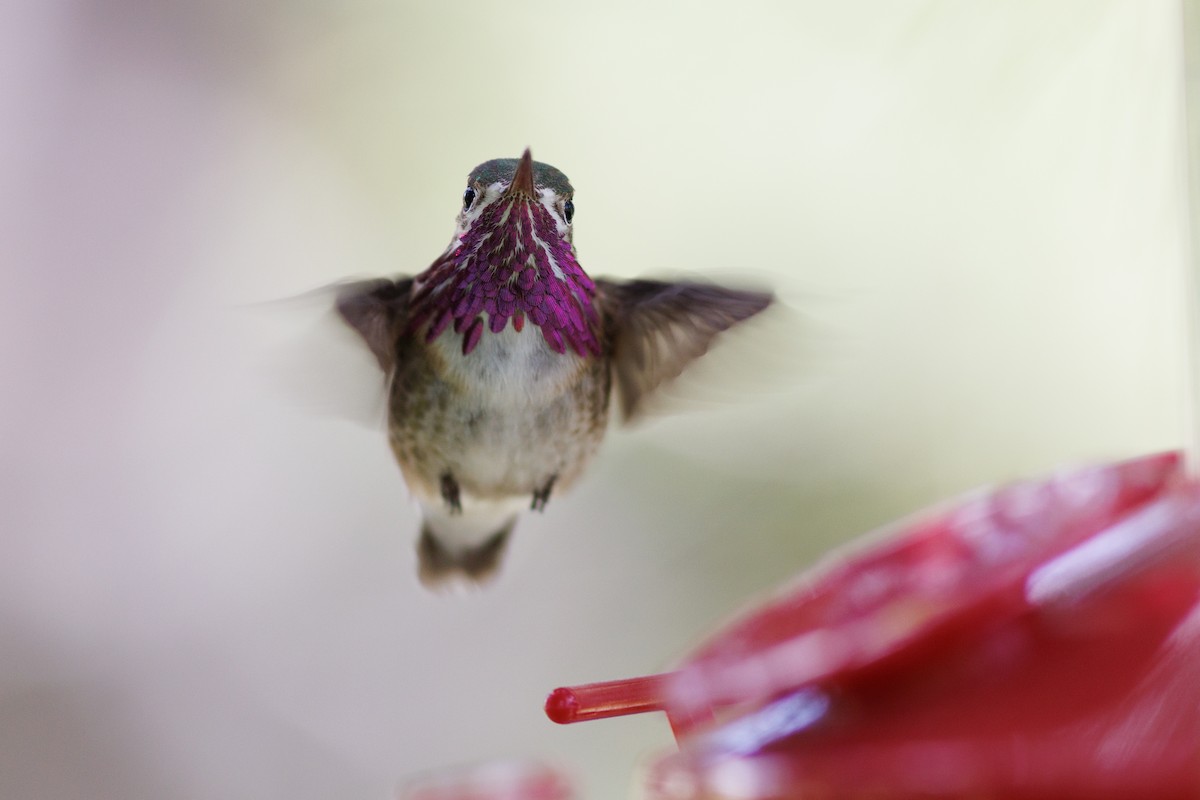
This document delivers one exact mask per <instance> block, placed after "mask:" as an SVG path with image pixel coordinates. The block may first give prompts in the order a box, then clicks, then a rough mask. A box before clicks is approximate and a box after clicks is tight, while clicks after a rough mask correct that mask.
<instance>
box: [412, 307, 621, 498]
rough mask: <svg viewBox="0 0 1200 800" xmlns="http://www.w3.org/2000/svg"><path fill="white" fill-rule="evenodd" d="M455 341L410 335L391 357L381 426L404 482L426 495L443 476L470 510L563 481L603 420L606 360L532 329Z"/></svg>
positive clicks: (586, 453)
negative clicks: (558, 344)
mask: <svg viewBox="0 0 1200 800" xmlns="http://www.w3.org/2000/svg"><path fill="white" fill-rule="evenodd" d="M457 340H458V337H456V336H442V337H439V338H437V339H435V340H434V341H433V342H425V341H423V340H421V339H420V337H415V338H413V339H410V340H409V342H408V343H407V344H406V345H405V346H406V347H407V348H409V349H410V350H411V351H412V352H410V353H408V354H406V355H405V357H403V358H400V359H398V360H397V363H398V364H400V365H402V366H401V367H400V368H399V369H398V370H397V372H396V374H395V376H394V377H393V381H392V387H391V394H390V403H389V433H390V439H391V444H392V448H393V450H394V451H395V454H396V458H397V460H398V461H399V463H400V467H401V470H402V471H403V473H404V476H405V480H406V482H407V483H408V485H409V487H410V489H411V490H412V491H413V492H414V493H415V494H416V495H418V499H421V500H422V501H423V502H432V501H434V500H435V499H436V498H437V497H438V493H439V491H440V489H439V485H440V482H441V480H442V478H443V476H445V475H446V474H450V475H452V476H453V477H454V479H455V480H456V481H457V483H458V484H459V486H460V487H461V490H462V492H463V494H464V511H469V504H470V503H471V502H472V501H488V502H491V501H496V500H500V499H504V498H510V497H516V496H529V495H532V494H533V493H534V492H536V491H538V490H539V489H541V488H542V487H544V486H546V485H547V484H548V483H549V482H550V481H551V480H553V481H554V485H555V487H556V488H566V487H567V486H569V485H570V484H571V483H572V482H573V481H574V480H575V479H576V478H577V477H578V476H579V474H580V473H581V472H582V471H583V468H584V467H585V466H586V464H587V462H588V461H589V460H590V459H591V456H592V455H593V454H594V453H595V451H596V448H597V447H598V446H599V444H600V441H601V439H602V438H603V436H604V431H605V428H606V426H607V421H608V405H609V403H608V401H609V393H610V383H611V382H610V377H609V372H608V368H607V364H606V362H605V361H604V359H602V358H599V357H595V356H580V355H578V354H576V353H573V352H569V351H568V352H567V353H560V352H556V351H555V350H554V349H552V348H551V347H550V345H549V344H548V343H547V342H546V340H545V338H544V337H543V336H542V335H541V333H540V332H539V331H538V330H537V329H536V327H533V326H529V327H526V328H525V329H524V330H521V331H518V330H515V329H514V328H512V327H509V328H506V329H504V330H502V331H501V332H499V333H495V334H492V333H490V332H489V333H488V334H487V335H484V336H482V337H480V340H479V342H478V344H477V346H476V347H475V348H474V349H473V350H472V352H470V353H469V354H466V355H464V354H463V352H462V347H461V345H460V343H459V342H458V341H457Z"/></svg>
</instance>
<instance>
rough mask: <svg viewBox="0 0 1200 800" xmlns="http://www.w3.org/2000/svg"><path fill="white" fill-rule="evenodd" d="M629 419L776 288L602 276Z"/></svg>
mask: <svg viewBox="0 0 1200 800" xmlns="http://www.w3.org/2000/svg"><path fill="white" fill-rule="evenodd" d="M596 288H597V292H598V294H599V296H600V304H601V309H602V312H603V314H604V317H605V325H606V331H605V335H606V337H607V339H608V345H609V347H610V348H611V351H612V359H613V375H614V377H615V378H616V382H617V391H618V392H619V394H620V399H621V413H622V416H623V418H624V419H625V421H626V422H628V421H630V420H632V419H634V418H636V416H637V414H638V411H639V409H640V408H641V404H642V400H643V399H644V398H645V397H646V396H647V395H648V394H650V393H651V392H653V391H654V390H655V389H657V388H658V387H659V386H661V385H663V384H664V383H666V382H667V381H669V380H671V379H672V378H674V377H676V376H678V375H679V374H680V373H681V372H683V370H684V368H685V367H686V366H687V365H688V364H689V363H690V362H691V361H693V360H694V359H696V358H698V357H699V356H702V355H704V353H705V352H707V351H708V348H709V346H710V345H711V344H712V340H713V339H714V338H715V337H716V335H717V334H718V333H720V332H721V331H723V330H726V329H727V328H730V327H732V326H733V325H735V324H737V323H738V322H741V321H742V320H744V319H747V318H749V317H752V316H754V315H755V314H757V313H758V312H760V311H762V310H763V309H764V308H766V307H767V306H769V305H770V304H771V301H772V300H773V299H774V296H773V295H772V294H771V293H770V292H756V291H748V290H741V289H726V288H724V287H722V286H715V285H712V284H704V283H663V282H661V281H629V282H616V281H607V280H598V281H596Z"/></svg>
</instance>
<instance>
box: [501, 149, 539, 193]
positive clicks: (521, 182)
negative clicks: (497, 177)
mask: <svg viewBox="0 0 1200 800" xmlns="http://www.w3.org/2000/svg"><path fill="white" fill-rule="evenodd" d="M507 194H523V195H525V196H526V197H533V196H534V194H533V156H532V155H531V154H530V152H529V148H528V147H526V148H525V153H524V154H523V155H522V156H521V160H520V161H518V162H517V171H516V173H515V174H514V175H513V179H512V183H510V184H509V185H508V192H507Z"/></svg>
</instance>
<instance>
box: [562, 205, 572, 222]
mask: <svg viewBox="0 0 1200 800" xmlns="http://www.w3.org/2000/svg"><path fill="white" fill-rule="evenodd" d="M563 216H564V217H566V218H567V222H570V221H571V218H572V217H574V216H575V204H574V203H572V202H571V201H570V200H568V201H567V202H566V204H565V205H564V206H563Z"/></svg>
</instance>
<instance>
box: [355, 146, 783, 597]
mask: <svg viewBox="0 0 1200 800" xmlns="http://www.w3.org/2000/svg"><path fill="white" fill-rule="evenodd" d="M574 195H575V191H574V189H573V188H572V186H571V184H570V182H569V181H568V180H567V176H566V175H564V174H563V173H562V172H560V171H559V170H558V169H556V168H555V167H552V166H550V165H549V164H543V163H541V162H538V161H534V160H533V157H532V156H531V154H530V151H529V150H528V149H526V150H525V152H524V154H523V155H522V156H521V157H520V158H519V159H517V158H501V159H493V160H491V161H486V162H484V163H483V164H480V165H479V166H477V167H476V168H475V169H474V170H472V171H471V173H470V175H469V177H468V178H467V188H466V190H465V191H464V192H463V195H462V208H461V210H460V211H459V213H458V218H457V225H456V228H455V231H454V236H453V238H452V239H451V241H450V245H449V247H447V248H446V251H445V252H444V253H442V254H441V255H440V256H438V258H437V259H436V260H435V261H434V262H433V264H432V265H430V267H429V268H428V269H426V270H425V271H424V272H421V273H420V274H418V275H415V276H399V277H395V278H379V279H372V280H362V281H356V282H351V283H347V284H343V285H342V286H341V288H340V289H339V290H338V292H337V295H336V300H335V304H336V309H337V312H338V314H339V315H340V317H341V318H342V320H344V322H345V323H346V324H347V325H349V326H350V328H352V329H353V330H354V331H356V332H357V334H358V335H359V336H360V337H361V338H362V340H363V341H364V342H365V343H366V346H367V347H368V348H369V349H370V351H371V353H372V354H373V355H374V356H375V359H376V360H377V361H378V362H379V367H380V369H381V370H382V371H383V372H384V375H385V376H386V379H387V387H388V389H387V392H388V397H387V407H388V425H387V427H388V439H389V443H390V445H391V448H392V451H393V453H394V455H395V457H396V461H397V462H398V463H399V466H400V471H401V474H402V475H403V477H404V481H405V483H406V484H407V486H408V488H409V491H410V493H411V494H412V495H413V496H414V498H415V499H416V500H417V502H418V504H419V505H420V508H421V514H422V524H421V530H420V538H419V541H418V545H417V552H418V557H419V575H420V578H421V580H422V582H423V583H425V584H427V585H433V584H436V583H439V582H441V581H442V580H444V579H446V578H448V577H450V576H454V575H459V576H464V577H465V578H467V579H469V580H475V581H479V580H482V579H484V578H486V577H488V576H489V575H491V574H492V573H493V572H494V570H495V569H496V567H497V565H498V564H499V562H500V559H501V556H502V555H503V553H504V550H505V546H506V544H507V542H508V540H509V538H510V536H511V534H512V530H513V526H514V524H515V523H516V520H517V517H518V515H519V513H520V512H521V511H522V510H524V509H526V508H529V509H532V510H534V511H542V510H544V509H545V507H546V504H547V502H548V501H549V500H550V496H551V493H552V492H560V491H562V490H565V489H568V488H570V487H571V485H572V484H574V483H575V482H576V480H577V479H578V478H579V477H580V475H581V473H582V472H583V471H584V468H585V467H586V466H587V464H588V462H589V461H590V460H591V459H592V456H593V455H594V454H595V452H596V450H597V448H598V447H599V445H600V442H601V440H602V439H603V438H604V435H605V431H606V429H607V426H608V417H609V407H610V400H611V398H612V396H613V395H614V393H615V395H616V396H617V398H618V400H617V402H618V404H619V407H620V411H621V414H622V417H623V418H624V420H626V421H630V420H633V419H635V418H636V417H637V416H638V413H639V412H640V411H641V410H642V409H643V405H644V401H645V399H646V397H647V396H648V395H649V394H650V393H652V392H653V391H654V390H656V389H657V388H659V387H660V386H662V385H663V384H665V383H666V382H667V381H669V380H671V379H672V378H674V377H676V376H678V375H679V374H680V373H681V372H682V370H683V369H684V367H686V366H687V364H688V363H689V362H691V361H692V360H694V359H695V358H697V357H699V356H700V355H702V354H703V353H704V352H706V351H707V349H708V347H709V345H710V344H711V342H712V340H713V338H714V337H715V336H716V335H717V334H718V333H720V332H722V331H724V330H726V329H728V328H729V327H730V326H732V325H734V324H736V323H738V322H741V321H742V320H745V319H747V318H749V317H751V316H753V315H755V314H757V313H758V312H760V311H762V310H763V309H764V308H766V307H767V306H768V305H770V303H771V302H772V295H771V294H770V293H769V292H762V291H752V290H741V289H731V288H725V287H721V286H717V285H712V284H707V283H695V282H676V283H671V282H661V281H653V280H632V281H618V280H605V279H602V278H601V279H595V280H593V279H592V278H590V277H589V276H588V275H587V273H586V272H584V270H583V268H582V267H581V266H580V264H579V260H578V258H577V256H576V252H575V247H574V245H573V225H574V219H575V202H574Z"/></svg>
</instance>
